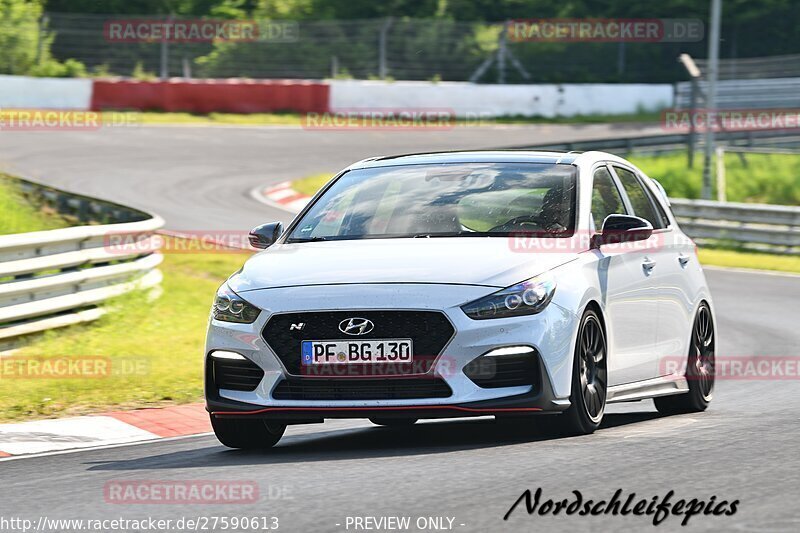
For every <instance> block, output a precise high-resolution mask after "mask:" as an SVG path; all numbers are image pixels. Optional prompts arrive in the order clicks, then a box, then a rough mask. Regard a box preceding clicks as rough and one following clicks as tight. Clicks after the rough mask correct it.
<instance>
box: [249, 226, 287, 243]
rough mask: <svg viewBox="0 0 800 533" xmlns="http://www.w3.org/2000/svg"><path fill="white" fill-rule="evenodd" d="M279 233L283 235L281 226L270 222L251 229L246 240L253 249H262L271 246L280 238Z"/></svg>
mask: <svg viewBox="0 0 800 533" xmlns="http://www.w3.org/2000/svg"><path fill="white" fill-rule="evenodd" d="M281 233H283V224H282V223H280V222H270V223H268V224H261V225H260V226H256V227H255V228H253V229H251V230H250V234H249V235H248V236H247V238H248V240H249V241H250V246H252V247H253V248H260V249H264V248H269V247H270V246H272V245H273V244H274V243H275V241H277V240H278V237H280V236H281Z"/></svg>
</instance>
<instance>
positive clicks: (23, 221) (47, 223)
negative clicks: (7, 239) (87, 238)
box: [0, 174, 71, 235]
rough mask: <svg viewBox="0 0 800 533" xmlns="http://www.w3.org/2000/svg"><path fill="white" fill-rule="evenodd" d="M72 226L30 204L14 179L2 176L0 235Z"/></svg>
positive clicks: (61, 218)
mask: <svg viewBox="0 0 800 533" xmlns="http://www.w3.org/2000/svg"><path fill="white" fill-rule="evenodd" d="M70 225H71V224H70V223H69V222H68V221H67V220H66V219H64V218H63V217H60V216H58V215H57V214H56V213H54V212H51V211H48V210H46V209H43V208H40V207H38V206H36V205H34V204H32V203H31V202H30V200H28V199H27V198H26V197H25V195H24V194H23V193H22V191H20V189H19V188H18V186H17V182H16V181H15V180H14V178H12V177H10V176H7V175H5V174H0V235H11V234H13V233H27V232H29V231H43V230H48V229H58V228H65V227H68V226H70Z"/></svg>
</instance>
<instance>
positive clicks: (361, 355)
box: [301, 339, 414, 365]
mask: <svg viewBox="0 0 800 533" xmlns="http://www.w3.org/2000/svg"><path fill="white" fill-rule="evenodd" d="M413 353H414V350H413V349H412V345H411V339H387V340H368V341H366V340H365V341H303V343H302V356H301V361H302V363H303V364H304V365H334V364H336V365H348V364H364V363H409V362H411V360H412V355H411V354H413Z"/></svg>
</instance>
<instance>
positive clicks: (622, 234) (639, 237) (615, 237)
mask: <svg viewBox="0 0 800 533" xmlns="http://www.w3.org/2000/svg"><path fill="white" fill-rule="evenodd" d="M652 234H653V226H652V225H651V224H650V223H649V222H648V221H646V220H645V219H643V218H639V217H635V216H631V215H608V216H607V217H606V219H605V220H604V221H603V229H602V232H601V233H595V234H594V235H592V248H600V246H602V245H604V244H619V243H625V242H634V241H643V240H646V239H649V238H650V235H652Z"/></svg>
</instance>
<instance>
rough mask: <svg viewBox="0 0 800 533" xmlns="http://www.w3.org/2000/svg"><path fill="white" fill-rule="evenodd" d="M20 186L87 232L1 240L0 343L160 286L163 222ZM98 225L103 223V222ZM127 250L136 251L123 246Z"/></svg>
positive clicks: (88, 316)
mask: <svg viewBox="0 0 800 533" xmlns="http://www.w3.org/2000/svg"><path fill="white" fill-rule="evenodd" d="M20 184H21V187H22V189H23V191H25V192H26V193H27V194H29V195H35V196H36V197H37V198H38V199H39V201H41V202H45V203H48V204H50V205H52V206H53V207H54V208H56V209H57V210H58V211H59V212H61V213H64V214H68V215H69V216H72V217H74V218H76V219H77V220H78V222H83V223H84V225H79V226H74V227H69V228H63V229H55V230H49V231H37V232H31V233H20V234H13V235H3V236H0V343H3V341H6V340H7V339H11V338H14V337H19V336H21V335H25V334H28V333H34V332H38V331H43V330H45V329H51V328H56V327H63V326H67V325H71V324H76V323H79V322H85V321H89V320H94V319H96V318H98V317H100V316H101V315H102V314H103V309H102V308H100V307H98V305H99V304H101V303H103V302H104V301H105V300H107V299H109V298H112V297H115V296H119V295H120V294H123V293H125V292H128V291H131V290H134V289H137V288H150V287H154V286H156V285H157V284H158V283H159V282H160V281H161V273H160V272H159V271H158V270H157V268H156V267H157V266H158V265H159V264H160V263H161V261H162V259H163V257H162V256H161V254H160V253H158V252H157V251H155V250H157V249H158V245H159V243H160V238H159V237H155V236H154V233H155V232H156V230H158V229H159V228H161V227H162V226H163V225H164V221H163V220H162V219H161V218H160V217H158V216H155V215H151V214H149V213H145V212H142V211H138V210H135V209H131V208H128V207H125V206H121V205H118V204H113V203H111V202H105V201H101V200H97V199H93V198H89V197H85V196H81V195H75V194H71V193H67V192H64V191H60V190H57V189H54V188H51V187H46V186H43V185H39V184H36V183H33V182H30V181H26V180H20ZM98 221H99V222H100V223H98ZM120 236H123V237H122V242H123V243H130V244H134V245H133V246H124V245H120V239H121V237H120Z"/></svg>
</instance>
